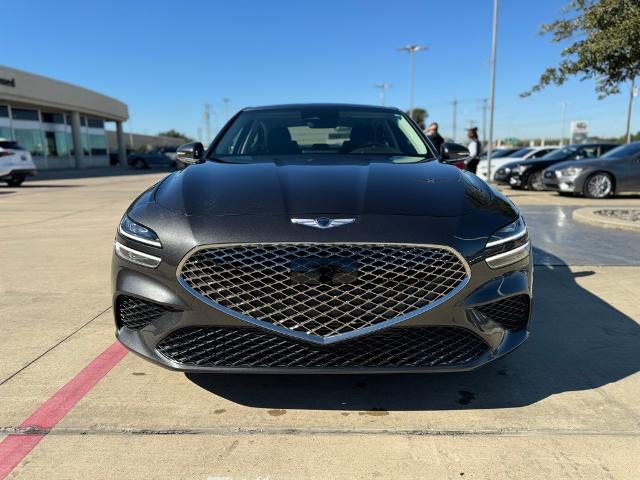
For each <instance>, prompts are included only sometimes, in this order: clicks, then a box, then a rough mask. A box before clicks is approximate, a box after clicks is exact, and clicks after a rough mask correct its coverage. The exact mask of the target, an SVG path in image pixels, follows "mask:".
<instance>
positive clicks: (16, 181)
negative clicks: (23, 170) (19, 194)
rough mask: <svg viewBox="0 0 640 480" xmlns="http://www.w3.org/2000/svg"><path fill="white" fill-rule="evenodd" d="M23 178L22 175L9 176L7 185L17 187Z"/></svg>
mask: <svg viewBox="0 0 640 480" xmlns="http://www.w3.org/2000/svg"><path fill="white" fill-rule="evenodd" d="M24 179H25V177H24V176H22V175H21V176H17V177H13V178H10V179H9V180H7V185H9V186H10V187H19V186H20V185H22V182H24Z"/></svg>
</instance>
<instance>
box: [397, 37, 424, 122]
mask: <svg viewBox="0 0 640 480" xmlns="http://www.w3.org/2000/svg"><path fill="white" fill-rule="evenodd" d="M428 49H429V47H425V46H424V45H417V44H413V45H406V46H404V47H400V48H398V49H397V50H398V51H399V52H407V53H408V54H409V117H410V118H411V119H413V56H414V54H415V53H416V52H419V51H421V50H428Z"/></svg>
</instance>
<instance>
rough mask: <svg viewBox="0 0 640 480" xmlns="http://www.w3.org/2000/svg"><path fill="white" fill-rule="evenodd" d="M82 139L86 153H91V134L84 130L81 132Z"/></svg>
mask: <svg viewBox="0 0 640 480" xmlns="http://www.w3.org/2000/svg"><path fill="white" fill-rule="evenodd" d="M80 139H81V140H82V150H84V154H85V155H89V136H88V135H87V134H86V133H84V132H82V133H81V134H80Z"/></svg>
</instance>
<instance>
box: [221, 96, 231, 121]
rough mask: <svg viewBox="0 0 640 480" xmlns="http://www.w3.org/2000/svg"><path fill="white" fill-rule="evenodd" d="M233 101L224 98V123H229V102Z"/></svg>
mask: <svg viewBox="0 0 640 480" xmlns="http://www.w3.org/2000/svg"><path fill="white" fill-rule="evenodd" d="M230 101H231V100H229V99H228V98H227V97H224V98H223V99H222V103H224V121H225V122H226V121H228V120H229V102H230Z"/></svg>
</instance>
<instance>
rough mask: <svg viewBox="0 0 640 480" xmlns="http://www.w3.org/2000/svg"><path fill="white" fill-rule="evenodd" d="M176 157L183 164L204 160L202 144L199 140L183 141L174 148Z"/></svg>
mask: <svg viewBox="0 0 640 480" xmlns="http://www.w3.org/2000/svg"><path fill="white" fill-rule="evenodd" d="M176 159H177V160H178V161H180V162H182V163H184V164H185V165H193V164H194V163H202V162H204V146H203V145H202V144H201V143H200V142H191V143H184V144H182V145H180V146H179V147H178V149H177V150H176Z"/></svg>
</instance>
